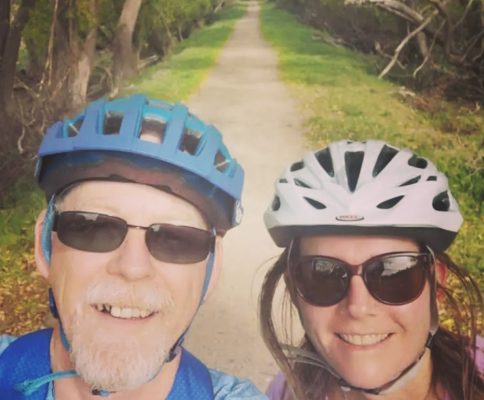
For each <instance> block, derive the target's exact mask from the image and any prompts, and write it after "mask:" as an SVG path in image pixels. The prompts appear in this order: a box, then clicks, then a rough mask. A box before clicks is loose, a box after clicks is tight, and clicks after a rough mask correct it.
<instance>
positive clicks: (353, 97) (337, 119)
mask: <svg viewBox="0 0 484 400" xmlns="http://www.w3.org/2000/svg"><path fill="white" fill-rule="evenodd" d="M262 32H263V36H264V37H265V39H266V40H267V41H268V42H269V43H270V44H272V45H273V46H274V48H275V49H276V51H277V53H278V56H279V62H280V74H281V77H282V79H283V80H284V81H285V82H286V83H288V84H289V86H290V87H291V89H292V93H293V94H294V95H295V96H296V98H297V100H298V103H299V104H300V112H301V113H302V114H303V116H304V120H305V121H306V124H305V127H304V128H305V133H306V138H307V141H308V145H309V146H310V147H311V148H315V149H316V148H319V147H322V146H324V145H326V144H327V143H329V142H331V141H334V140H340V139H355V140H356V139H370V138H374V139H382V140H385V141H388V142H390V143H392V144H394V145H396V146H400V147H409V148H412V149H413V150H415V151H416V152H417V153H419V154H421V155H423V156H426V157H428V158H430V159H431V160H433V161H434V162H435V163H436V164H437V166H438V167H439V168H440V169H441V170H442V171H443V172H444V173H446V174H447V176H448V177H449V180H450V184H451V188H452V192H453V193H454V195H455V197H457V199H458V201H459V204H460V207H461V211H462V213H463V214H464V218H465V223H464V225H463V227H462V230H461V232H460V234H459V236H458V238H457V240H456V241H455V243H454V244H453V246H452V247H451V249H450V254H451V255H452V256H454V258H455V259H456V260H457V261H458V262H460V263H462V264H464V265H466V266H467V267H468V268H469V269H470V270H471V271H473V272H474V274H475V276H477V277H480V276H481V275H483V272H484V265H483V261H482V255H483V254H484V251H483V250H484V249H483V245H482V243H483V236H484V226H483V224H482V222H481V220H482V217H481V214H482V205H481V202H482V199H483V198H484V176H483V163H482V161H483V150H482V149H483V147H484V146H483V139H484V128H483V127H484V113H483V112H482V111H480V110H476V111H469V110H467V111H465V112H464V111H462V110H459V109H457V107H456V106H454V105H449V104H446V103H443V104H441V105H439V108H438V111H436V112H433V113H432V114H430V113H423V112H421V111H417V110H416V109H415V107H411V106H410V105H409V104H407V103H405V102H404V101H402V95H401V94H399V93H401V92H402V90H401V89H400V88H399V87H398V86H396V85H394V84H392V83H391V82H388V81H385V80H380V79H378V78H377V71H376V69H375V67H374V65H375V64H376V63H375V62H374V60H373V59H372V58H371V57H369V56H365V55H362V54H360V53H356V52H352V51H350V50H347V49H345V48H342V47H339V46H336V45H334V44H332V41H330V40H327V38H328V36H327V34H326V33H324V32H323V33H321V32H316V31H314V29H312V28H310V27H308V26H305V25H302V24H300V23H299V22H297V21H296V19H295V17H294V16H292V15H291V14H289V13H287V12H285V11H283V10H280V9H277V8H276V7H275V6H274V5H273V4H268V3H265V4H264V6H263V10H262ZM406 98H407V99H410V100H411V101H415V100H414V96H412V95H410V96H407V97H406Z"/></svg>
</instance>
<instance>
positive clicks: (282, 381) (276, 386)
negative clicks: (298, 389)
mask: <svg viewBox="0 0 484 400" xmlns="http://www.w3.org/2000/svg"><path fill="white" fill-rule="evenodd" d="M285 387H286V378H285V377H284V374H283V373H282V372H279V373H278V374H277V375H276V376H275V377H274V378H273V379H272V381H271V383H270V384H269V387H268V388H267V391H266V395H267V397H268V398H269V400H283V399H284V389H285Z"/></svg>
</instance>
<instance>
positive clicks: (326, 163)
mask: <svg viewBox="0 0 484 400" xmlns="http://www.w3.org/2000/svg"><path fill="white" fill-rule="evenodd" d="M315 156H316V159H317V160H318V162H319V165H321V167H323V169H324V170H325V171H326V173H327V174H328V175H329V176H334V169H333V160H332V159H331V153H330V152H329V149H328V148H325V149H323V150H321V151H318V152H317V153H315Z"/></svg>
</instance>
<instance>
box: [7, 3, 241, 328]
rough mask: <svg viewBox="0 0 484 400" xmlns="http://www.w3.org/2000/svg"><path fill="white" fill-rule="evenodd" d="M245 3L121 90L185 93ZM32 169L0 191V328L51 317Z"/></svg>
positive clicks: (168, 96)
mask: <svg viewBox="0 0 484 400" xmlns="http://www.w3.org/2000/svg"><path fill="white" fill-rule="evenodd" d="M246 8H247V4H245V3H240V2H239V3H237V4H235V5H234V6H233V7H230V8H228V9H225V10H223V11H222V12H221V13H220V14H219V16H218V17H217V20H216V21H215V22H214V23H213V24H211V25H209V26H205V27H203V28H202V29H200V30H198V31H195V32H193V34H192V36H190V37H189V38H188V39H187V40H185V41H184V42H181V43H179V44H178V45H177V46H175V48H174V49H173V52H172V54H171V56H170V57H168V58H167V59H166V60H164V61H162V62H160V63H158V64H156V65H153V66H151V67H149V68H147V69H146V70H144V71H142V72H141V74H140V75H139V76H138V77H137V78H136V79H134V80H133V81H132V82H128V83H127V85H126V88H125V89H124V90H123V91H122V93H121V94H122V95H127V94H130V93H134V92H144V93H145V94H146V95H147V96H150V97H156V98H161V99H164V100H167V101H172V102H174V101H182V100H184V99H186V98H187V97H188V96H190V94H192V93H194V92H195V91H196V90H197V89H198V87H199V86H200V84H201V83H202V81H203V80H204V78H205V77H206V76H207V74H208V72H209V71H210V69H211V68H212V67H213V66H214V65H215V62H216V60H217V57H218V54H219V52H220V50H221V49H222V47H223V46H224V44H225V42H226V41H227V39H228V38H229V36H230V34H231V32H232V30H233V27H234V25H235V22H236V21H237V20H238V19H239V18H240V17H241V16H242V15H243V14H244V13H245V10H246ZM26 169H28V168H26ZM31 169H33V168H31ZM31 175H32V173H30V174H29V175H28V176H23V177H19V181H18V182H17V183H16V184H15V185H14V186H13V187H12V188H10V189H9V191H8V193H5V194H3V193H2V194H1V195H0V333H11V334H21V333H24V332H27V331H30V330H32V329H36V328H39V327H41V326H43V325H44V324H45V321H46V320H47V317H48V309H47V304H48V299H47V284H46V283H45V282H44V280H43V279H42V278H40V276H38V274H37V273H36V272H35V262H34V257H33V227H34V224H35V220H36V218H37V215H38V213H39V212H40V210H41V209H42V208H43V207H44V206H45V201H44V197H43V194H42V193H41V191H40V190H39V189H38V188H37V187H36V185H35V183H34V182H33V179H32V178H31Z"/></svg>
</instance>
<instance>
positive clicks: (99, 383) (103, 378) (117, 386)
mask: <svg viewBox="0 0 484 400" xmlns="http://www.w3.org/2000/svg"><path fill="white" fill-rule="evenodd" d="M113 286H114V285H113ZM133 293H135V294H133ZM100 298H104V299H106V300H104V301H101V300H99V299H100ZM115 298H124V299H128V298H129V299H131V300H132V301H131V302H130V303H129V304H139V305H140V306H142V305H147V307H146V308H148V309H156V310H158V314H159V315H158V316H156V315H155V316H154V318H159V319H160V327H159V329H158V330H157V331H156V332H158V333H157V334H156V335H154V336H153V338H150V339H151V340H147V338H146V336H145V335H143V332H142V331H141V332H140V334H139V335H136V336H135V335H133V336H131V337H128V339H126V337H127V336H124V335H119V336H118V335H116V334H114V335H113V334H108V333H107V332H104V331H102V330H100V329H99V328H98V327H96V326H93V322H92V320H91V321H90V320H89V319H88V318H86V315H85V314H84V313H83V312H82V310H81V308H79V309H77V310H76V312H75V315H74V316H73V319H72V325H71V329H70V335H69V336H70V338H71V341H70V344H71V354H70V357H71V360H72V362H73V364H74V368H75V370H76V371H77V373H78V374H79V375H80V376H81V378H82V380H83V381H84V382H85V383H87V384H88V385H89V386H90V387H91V388H92V389H104V390H108V391H110V392H120V391H126V390H132V389H135V388H137V387H139V386H141V385H143V384H145V383H147V382H149V381H150V380H151V379H153V378H154V377H155V376H156V375H157V374H158V373H159V372H160V370H161V367H162V366H163V364H164V362H165V360H166V358H167V355H168V354H169V350H170V348H171V340H170V338H171V336H172V335H170V334H172V332H169V331H168V329H167V327H166V326H163V321H164V320H165V318H164V317H166V316H168V315H169V314H172V313H173V312H174V303H173V300H172V299H171V297H170V296H165V295H163V294H161V293H160V291H159V290H149V289H148V288H146V290H134V289H133V288H124V287H119V288H114V287H112V286H111V285H103V284H100V285H95V286H94V287H92V288H91V289H90V292H89V293H88V296H87V299H88V300H87V302H88V304H93V303H98V304H102V303H105V302H106V303H109V300H108V299H115ZM155 304H157V305H156V306H155ZM148 305H149V306H148ZM121 338H122V339H121Z"/></svg>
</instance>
